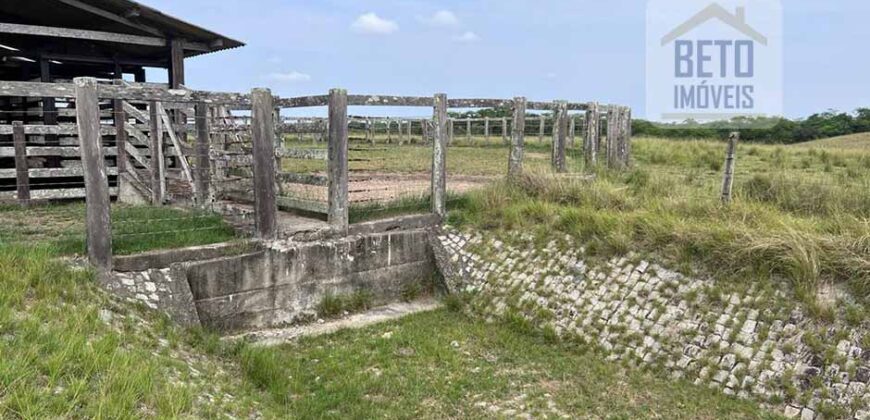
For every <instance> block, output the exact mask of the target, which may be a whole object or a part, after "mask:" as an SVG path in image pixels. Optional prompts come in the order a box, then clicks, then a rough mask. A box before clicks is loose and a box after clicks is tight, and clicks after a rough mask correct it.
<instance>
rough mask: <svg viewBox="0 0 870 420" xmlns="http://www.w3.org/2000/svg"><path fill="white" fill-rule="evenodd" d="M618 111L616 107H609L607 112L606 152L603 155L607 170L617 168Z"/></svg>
mask: <svg viewBox="0 0 870 420" xmlns="http://www.w3.org/2000/svg"><path fill="white" fill-rule="evenodd" d="M618 130H619V110H618V107H616V106H612V105H611V106H610V108H608V110H607V137H606V138H605V140H606V142H605V144H606V150H605V151H604V155H605V157H606V162H607V166H608V167H609V168H613V169H615V168H617V167H618V166H619V162H618V161H619V157H620V156H619V151H618V150H617V149H618V147H619V146H618V143H619V133H617V131H618Z"/></svg>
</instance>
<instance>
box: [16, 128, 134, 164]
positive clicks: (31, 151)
mask: <svg viewBox="0 0 870 420" xmlns="http://www.w3.org/2000/svg"><path fill="white" fill-rule="evenodd" d="M24 127H25V128H26V127H27V126H24ZM25 132H26V130H25ZM117 154H118V149H117V148H116V147H104V148H103V155H105V156H117ZM80 155H81V150H80V149H79V147H77V146H50V147H48V146H28V147H27V156H28V157H38V156H39V157H41V156H58V157H66V158H76V157H79V156H80ZM0 157H10V158H13V157H15V148H14V147H0Z"/></svg>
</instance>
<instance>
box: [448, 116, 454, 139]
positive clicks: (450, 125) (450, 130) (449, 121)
mask: <svg viewBox="0 0 870 420" xmlns="http://www.w3.org/2000/svg"><path fill="white" fill-rule="evenodd" d="M447 127H448V131H449V132H450V137H448V138H447V144H448V145H449V144H453V118H450V119H449V120H447Z"/></svg>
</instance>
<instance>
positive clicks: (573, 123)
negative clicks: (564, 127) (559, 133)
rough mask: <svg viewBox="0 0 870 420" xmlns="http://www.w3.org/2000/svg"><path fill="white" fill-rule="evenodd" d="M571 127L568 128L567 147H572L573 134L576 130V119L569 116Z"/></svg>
mask: <svg viewBox="0 0 870 420" xmlns="http://www.w3.org/2000/svg"><path fill="white" fill-rule="evenodd" d="M570 118H571V121H570V123H571V125H570V127H568V147H574V132H575V131H576V129H577V125H576V124H577V119H576V118H574V116H571V117H570Z"/></svg>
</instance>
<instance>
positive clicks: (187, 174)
mask: <svg viewBox="0 0 870 420" xmlns="http://www.w3.org/2000/svg"><path fill="white" fill-rule="evenodd" d="M157 113H158V114H159V115H160V119H161V120H162V121H163V124H164V125H165V126H166V132H167V133H169V139H170V140H171V141H172V147H174V148H175V154H176V155H175V157H176V159H178V161H179V162H181V171H182V173H183V174H184V179H185V180H186V181H187V183H188V184H190V188H191V190H192V191H193V195H194V197H196V196H197V186H196V184H195V183H194V182H193V174H192V173H191V171H190V164H189V163H188V162H187V157H186V156H184V150H183V149H182V148H181V142H180V141H178V136H176V135H175V130H173V129H172V121H170V120H169V115H168V114H166V110H164V109H163V107H162V106H161V105H160V103H159V102H158V103H157Z"/></svg>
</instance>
